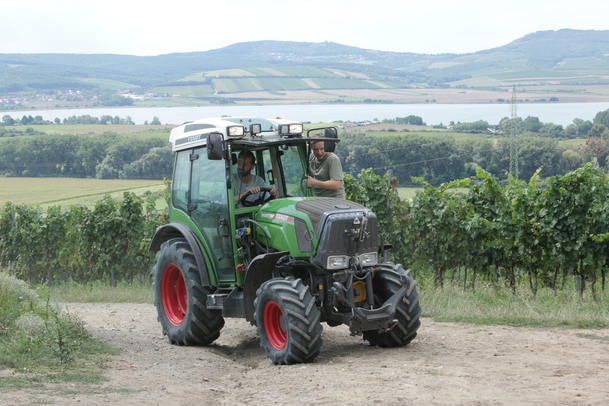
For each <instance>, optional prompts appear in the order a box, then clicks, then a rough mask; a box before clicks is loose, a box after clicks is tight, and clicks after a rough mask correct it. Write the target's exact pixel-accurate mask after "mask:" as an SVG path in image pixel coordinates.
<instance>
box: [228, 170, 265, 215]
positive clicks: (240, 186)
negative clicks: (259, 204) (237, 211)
mask: <svg viewBox="0 0 609 406" xmlns="http://www.w3.org/2000/svg"><path fill="white" fill-rule="evenodd" d="M233 180H234V182H233V183H234V194H235V196H237V195H240V194H241V193H243V192H245V191H247V189H249V188H251V187H253V186H258V187H267V186H266V183H264V180H263V179H262V178H261V177H260V176H258V175H255V174H253V173H252V181H251V182H250V183H243V182H242V181H241V178H240V177H239V175H237V174H233ZM267 196H268V193H267ZM259 197H260V192H258V193H254V194H251V195H249V196H248V197H247V198H246V199H245V200H247V201H248V202H254V201H256V199H258V198H259ZM237 207H243V205H241V202H239V203H237Z"/></svg>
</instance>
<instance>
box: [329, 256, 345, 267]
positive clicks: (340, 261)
mask: <svg viewBox="0 0 609 406" xmlns="http://www.w3.org/2000/svg"><path fill="white" fill-rule="evenodd" d="M348 266H349V257H348V256H346V255H335V256H331V257H328V266H327V267H326V268H327V269H331V270H332V269H345V268H347V267H348Z"/></svg>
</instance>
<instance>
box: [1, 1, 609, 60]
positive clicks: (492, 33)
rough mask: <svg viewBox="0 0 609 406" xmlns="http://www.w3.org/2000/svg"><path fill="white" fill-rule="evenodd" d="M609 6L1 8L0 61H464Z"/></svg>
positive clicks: (113, 4)
mask: <svg viewBox="0 0 609 406" xmlns="http://www.w3.org/2000/svg"><path fill="white" fill-rule="evenodd" d="M608 16H609V2H607V1H605V0H578V1H574V0H568V1H567V0H508V1H500V2H499V1H496V0H418V1H415V0H197V1H192V0H164V1H159V0H148V1H141V0H103V1H102V0H0V53H77V54H80V53H89V54H91V53H109V54H123V55H161V54H168V53H174V52H196V51H208V50H211V49H217V48H222V47H225V46H228V45H231V44H235V43H239V42H249V41H259V40H281V41H302V42H317V43H319V42H324V41H329V42H335V43H339V44H343V45H350V46H355V47H359V48H364V49H372V50H381V51H392V52H414V53H422V54H440V53H457V54H462V53H470V52H477V51H482V50H485V49H490V48H495V47H499V46H502V45H506V44H508V43H510V42H512V41H514V40H516V39H518V38H521V37H523V36H525V35H527V34H530V33H533V32H537V31H545V30H559V29H563V28H571V29H582V30H609V18H608Z"/></svg>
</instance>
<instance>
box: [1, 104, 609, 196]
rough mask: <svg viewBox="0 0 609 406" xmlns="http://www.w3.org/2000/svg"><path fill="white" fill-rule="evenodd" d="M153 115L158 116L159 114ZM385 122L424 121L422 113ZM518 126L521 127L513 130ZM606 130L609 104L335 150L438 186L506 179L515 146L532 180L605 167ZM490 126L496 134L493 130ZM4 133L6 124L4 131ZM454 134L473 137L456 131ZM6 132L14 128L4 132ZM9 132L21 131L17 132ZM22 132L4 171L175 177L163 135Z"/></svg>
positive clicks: (374, 136)
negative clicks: (581, 113)
mask: <svg viewBox="0 0 609 406" xmlns="http://www.w3.org/2000/svg"><path fill="white" fill-rule="evenodd" d="M73 118H74V119H75V120H76V119H78V120H79V121H82V120H85V121H86V120H92V119H93V118H92V117H91V116H80V117H73ZM116 119H118V117H114V118H113V117H110V116H102V117H101V119H98V118H95V120H97V122H98V123H110V122H115V121H116ZM119 120H122V119H119ZM155 120H158V119H157V118H156V117H155ZM155 120H153V123H156V121H155ZM68 121H69V120H68ZM384 121H386V122H393V123H396V124H405V123H407V124H418V125H420V124H421V123H422V124H424V122H423V121H422V119H421V117H418V116H407V117H397V118H396V119H392V120H384ZM514 128H516V130H514V131H513V130H512V129H514ZM608 128H609V110H606V111H602V112H599V113H597V114H596V116H595V118H594V120H593V121H589V120H586V121H585V120H582V119H575V120H573V124H570V125H568V126H567V127H566V128H563V127H562V126H560V125H555V124H553V123H542V122H540V121H539V119H538V118H537V117H527V118H525V119H524V120H522V119H520V118H516V119H508V118H504V119H503V120H501V122H500V123H499V124H498V125H490V124H488V123H487V122H485V121H482V122H473V123H456V124H454V125H452V132H451V133H449V134H447V133H446V132H443V131H433V132H432V131H429V132H416V133H415V132H413V133H409V132H402V133H395V132H385V133H379V132H376V133H369V132H361V131H341V134H340V138H341V142H340V144H338V147H337V148H336V153H337V155H338V156H339V157H340V158H341V161H342V164H343V170H344V171H345V172H347V173H349V174H352V175H354V174H357V173H359V172H360V171H361V170H363V169H367V168H372V169H373V170H374V171H375V173H377V174H384V173H386V172H388V171H391V176H392V177H395V179H396V180H397V181H398V182H399V183H400V184H402V185H414V183H413V182H412V180H411V179H412V178H413V177H420V178H424V179H425V180H427V181H428V182H430V183H431V184H433V185H439V184H441V183H444V182H448V181H451V180H454V179H462V178H466V177H472V176H476V169H477V168H480V169H483V170H485V171H487V172H489V173H490V174H492V175H493V176H495V177H497V178H499V179H507V176H508V172H509V171H510V165H511V160H514V158H513V157H514V149H516V152H517V153H516V157H517V158H516V162H517V167H518V173H513V174H512V175H514V176H516V177H518V178H521V179H528V178H530V177H531V176H533V174H534V173H535V172H536V170H537V169H538V168H540V167H541V168H543V171H542V176H543V177H550V176H555V175H559V174H565V173H567V172H569V171H572V170H574V169H576V168H579V167H581V166H582V165H583V164H584V163H586V162H590V161H592V160H594V161H596V162H597V164H598V165H599V166H600V167H601V168H605V167H606V165H607V162H606V161H607V156H609V129H608ZM489 129H492V130H493V131H494V132H493V133H492V134H491V132H489ZM3 131H5V130H3V127H0V136H2V134H3ZM12 131H14V130H12ZM455 132H463V133H467V134H471V136H461V135H459V134H456V135H455ZM481 133H486V134H484V135H483V134H481ZM4 134H9V133H8V132H6V131H5V133H4ZM10 134H11V135H15V134H14V133H13V132H11V133H10ZM18 134H19V135H28V136H25V137H9V136H8V135H6V136H5V138H8V139H4V140H2V142H0V176H37V177H43V176H65V177H91V178H98V179H117V178H120V179H163V178H169V177H170V176H171V170H172V163H173V156H172V153H171V149H170V147H169V143H168V142H167V141H166V139H164V138H162V137H158V138H156V137H155V138H149V139H145V140H144V139H137V138H135V137H131V138H127V137H124V136H119V135H118V134H115V133H112V132H106V133H104V134H102V135H93V134H89V135H59V134H41V133H38V132H36V131H35V130H34V129H33V127H28V128H27V129H26V131H25V132H19V133H18ZM514 134H516V135H514ZM569 138H585V144H583V145H582V146H581V147H565V146H563V145H562V144H561V143H560V141H561V140H565V139H569ZM512 163H513V162H512Z"/></svg>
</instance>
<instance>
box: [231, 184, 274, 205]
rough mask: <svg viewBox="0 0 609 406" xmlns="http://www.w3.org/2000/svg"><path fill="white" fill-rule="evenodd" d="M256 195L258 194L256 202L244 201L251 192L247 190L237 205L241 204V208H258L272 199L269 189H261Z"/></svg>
mask: <svg viewBox="0 0 609 406" xmlns="http://www.w3.org/2000/svg"><path fill="white" fill-rule="evenodd" d="M258 193H259V194H260V196H258V198H257V199H256V200H246V199H247V198H248V197H249V196H250V195H251V194H252V192H250V191H249V190H248V191H247V192H245V194H244V195H243V196H241V200H240V201H239V203H241V205H242V206H243V207H252V206H259V205H261V204H264V203H266V202H268V201H270V200H271V199H272V198H273V195H272V194H271V188H270V187H261V188H260V192H258ZM267 195H268V196H267Z"/></svg>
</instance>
